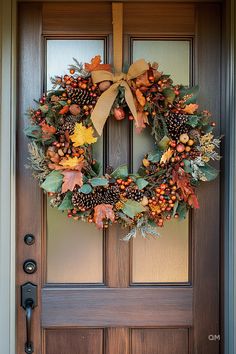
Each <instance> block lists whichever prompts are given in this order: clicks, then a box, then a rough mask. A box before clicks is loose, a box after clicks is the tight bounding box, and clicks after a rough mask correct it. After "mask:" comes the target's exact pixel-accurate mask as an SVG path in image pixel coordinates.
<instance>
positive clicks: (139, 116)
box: [135, 111, 148, 134]
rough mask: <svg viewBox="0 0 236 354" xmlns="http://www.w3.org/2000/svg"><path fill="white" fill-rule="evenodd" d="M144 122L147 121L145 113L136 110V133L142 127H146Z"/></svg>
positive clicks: (139, 131)
mask: <svg viewBox="0 0 236 354" xmlns="http://www.w3.org/2000/svg"><path fill="white" fill-rule="evenodd" d="M145 123H148V119H147V116H146V114H145V113H144V112H143V111H138V113H137V118H136V119H135V128H136V131H137V133H138V134H139V133H141V131H142V130H143V128H146V125H145Z"/></svg>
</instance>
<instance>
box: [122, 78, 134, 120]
mask: <svg viewBox="0 0 236 354" xmlns="http://www.w3.org/2000/svg"><path fill="white" fill-rule="evenodd" d="M121 86H123V87H124V89H125V100H126V103H127V105H128V107H129V109H130V111H131V113H132V115H133V117H134V119H135V121H137V110H136V107H135V103H134V97H133V94H132V91H131V89H130V87H129V85H128V83H127V82H125V81H123V82H122V83H121Z"/></svg>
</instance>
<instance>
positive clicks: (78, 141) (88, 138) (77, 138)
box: [70, 123, 97, 147]
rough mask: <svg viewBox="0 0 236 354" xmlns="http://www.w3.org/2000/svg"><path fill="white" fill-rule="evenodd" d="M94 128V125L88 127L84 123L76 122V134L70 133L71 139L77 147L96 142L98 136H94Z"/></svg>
mask: <svg viewBox="0 0 236 354" xmlns="http://www.w3.org/2000/svg"><path fill="white" fill-rule="evenodd" d="M93 133H94V130H93V128H92V127H89V128H86V127H84V126H83V124H82V123H76V124H75V129H74V134H72V135H70V139H71V141H72V142H73V145H74V146H75V147H77V146H83V145H85V144H93V143H96V141H97V138H95V137H94V136H93Z"/></svg>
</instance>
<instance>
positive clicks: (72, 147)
mask: <svg viewBox="0 0 236 354" xmlns="http://www.w3.org/2000/svg"><path fill="white" fill-rule="evenodd" d="M157 69H158V65H157V64H156V63H153V64H148V63H146V62H145V61H144V60H142V59H141V60H139V61H137V62H135V63H134V64H132V65H131V67H130V68H129V71H128V73H127V74H123V73H122V74H119V75H117V74H116V75H114V74H112V72H111V67H110V65H108V64H101V60H100V57H99V56H97V57H95V58H93V59H92V61H91V63H90V64H85V65H83V64H81V63H79V62H78V61H77V60H75V64H74V65H71V66H70V67H69V74H68V75H65V76H57V77H55V78H52V83H53V85H54V86H53V89H52V90H51V91H50V92H48V93H47V94H46V95H43V96H42V98H41V99H40V100H39V102H37V105H38V106H37V109H33V110H30V123H31V124H30V125H29V126H28V127H27V128H26V135H27V136H28V137H29V138H30V140H31V142H30V143H29V153H30V155H29V161H30V166H31V168H32V169H33V175H34V177H35V178H37V179H38V180H39V183H40V186H41V188H43V189H44V190H45V191H46V192H47V193H48V194H49V196H50V197H51V201H50V203H51V206H53V207H57V208H58V209H59V210H61V211H65V210H66V211H67V213H68V217H69V218H73V219H75V220H84V221H87V222H89V223H95V224H96V225H97V227H98V228H107V227H108V226H109V224H112V223H120V224H122V225H123V226H127V227H130V229H131V231H130V232H129V234H128V235H127V239H130V238H131V237H133V236H135V235H136V231H137V229H140V231H141V233H142V235H143V236H148V235H156V229H155V226H159V227H161V226H163V223H164V221H165V220H170V219H171V218H179V219H183V218H184V217H185V216H186V213H187V211H188V209H190V208H198V207H199V205H198V200H197V196H196V188H197V187H198V186H199V182H200V181H211V180H213V179H214V178H215V177H216V176H217V174H218V171H217V170H216V169H214V168H213V167H212V166H211V165H209V161H210V160H218V159H219V158H220V156H219V154H218V153H217V152H216V151H215V149H216V148H218V147H219V144H220V139H219V138H215V137H214V136H213V134H212V130H213V127H214V126H215V123H214V122H211V116H210V114H209V112H208V111H203V112H198V111H197V110H198V105H197V104H196V97H197V92H198V87H193V88H189V87H186V86H183V85H176V84H175V85H174V84H173V81H172V80H171V78H170V76H169V75H164V74H163V73H160V72H159V71H158V70H157ZM108 116H111V117H114V118H115V119H117V120H122V119H130V120H133V121H134V124H135V126H136V129H137V131H138V132H139V133H140V132H141V130H142V129H148V130H150V139H154V142H155V146H156V147H155V150H154V151H152V152H149V153H147V154H146V155H145V156H144V158H143V160H142V165H141V166H140V168H139V170H138V172H136V173H130V171H129V170H128V168H127V166H125V165H122V166H119V167H118V168H117V169H115V170H113V169H112V168H111V167H109V168H107V170H106V173H105V175H104V176H103V175H101V174H100V166H101V164H100V163H99V161H96V160H95V159H94V156H93V144H95V143H96V141H97V137H96V136H95V135H96V131H97V133H98V134H101V133H102V129H103V126H104V124H105V121H106V119H107V117H108Z"/></svg>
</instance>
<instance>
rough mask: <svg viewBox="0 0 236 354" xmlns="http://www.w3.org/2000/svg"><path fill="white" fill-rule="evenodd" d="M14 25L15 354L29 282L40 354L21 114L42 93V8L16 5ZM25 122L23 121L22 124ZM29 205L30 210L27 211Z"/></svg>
mask: <svg viewBox="0 0 236 354" xmlns="http://www.w3.org/2000/svg"><path fill="white" fill-rule="evenodd" d="M18 10H19V24H18V26H19V27H18V48H19V62H18V92H19V97H18V103H17V104H18V123H17V154H18V159H17V185H16V186H17V203H16V206H17V210H18V214H17V219H16V225H17V242H16V247H17V259H16V267H17V269H16V277H17V333H18V342H17V353H19V354H21V353H23V352H24V346H25V340H26V323H25V310H23V308H22V307H21V306H20V301H21V296H20V286H21V285H22V284H24V283H26V282H29V281H30V282H32V283H34V284H36V285H37V286H38V292H37V295H38V306H37V307H36V308H35V309H34V310H33V319H32V326H33V328H34V330H33V333H32V336H33V338H32V341H33V343H34V352H36V353H41V321H40V317H41V291H40V287H41V277H42V274H41V247H42V244H41V233H42V192H41V191H40V189H39V188H38V185H37V181H35V180H33V179H32V178H31V176H30V175H31V171H30V170H27V169H26V168H25V165H26V164H27V155H28V151H27V150H28V149H27V143H28V142H27V138H26V137H25V135H24V132H23V130H24V117H25V112H26V111H27V110H28V109H29V107H30V106H31V104H32V100H33V99H34V98H35V97H40V94H41V90H42V75H41V72H40V71H39V68H41V67H42V40H41V33H42V5H41V4H39V3H34V4H30V6H29V5H28V4H27V3H23V4H20V5H19V8H18ZM26 119H27V118H25V120H26ZM28 205H32V208H28V207H27V206H28ZM29 233H30V234H33V235H34V236H35V243H34V244H33V245H31V246H28V245H26V244H25V243H24V236H25V235H26V234H29ZM27 259H33V260H35V261H36V263H37V272H35V273H34V274H26V273H25V272H24V271H23V269H22V267H23V263H24V261H25V260H27Z"/></svg>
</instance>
